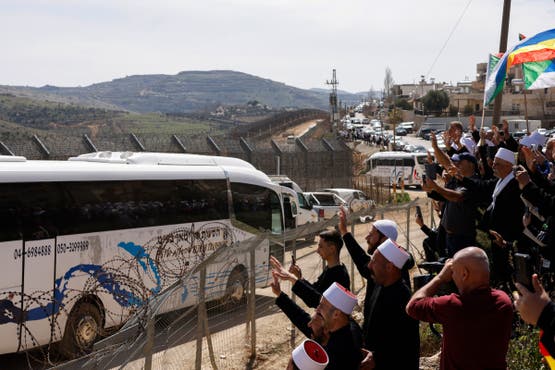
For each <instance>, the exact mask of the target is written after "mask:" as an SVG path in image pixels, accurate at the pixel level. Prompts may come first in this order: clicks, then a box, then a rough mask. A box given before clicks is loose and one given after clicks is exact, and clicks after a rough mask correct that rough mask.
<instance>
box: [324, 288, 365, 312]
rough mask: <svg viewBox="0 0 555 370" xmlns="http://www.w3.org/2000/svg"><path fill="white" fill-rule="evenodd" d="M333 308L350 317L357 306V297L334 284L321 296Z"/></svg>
mask: <svg viewBox="0 0 555 370" xmlns="http://www.w3.org/2000/svg"><path fill="white" fill-rule="evenodd" d="M323 296H324V298H326V299H327V300H328V301H329V302H330V303H331V304H332V306H333V307H335V308H337V309H338V310H339V311H341V312H343V313H344V314H347V315H350V314H351V313H352V312H353V308H355V306H356V304H357V302H358V301H357V296H356V295H354V294H353V293H351V292H350V291H348V290H347V289H345V288H344V287H343V286H342V285H341V284H339V283H337V282H334V283H333V284H331V285H330V287H329V288H328V289H326V291H325V292H324V294H323Z"/></svg>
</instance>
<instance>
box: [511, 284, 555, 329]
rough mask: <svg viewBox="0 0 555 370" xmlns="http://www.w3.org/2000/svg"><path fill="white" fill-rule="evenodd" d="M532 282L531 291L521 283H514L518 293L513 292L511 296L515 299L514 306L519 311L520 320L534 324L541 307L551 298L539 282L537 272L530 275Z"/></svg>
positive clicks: (541, 309)
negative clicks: (532, 287) (532, 289)
mask: <svg viewBox="0 0 555 370" xmlns="http://www.w3.org/2000/svg"><path fill="white" fill-rule="evenodd" d="M532 284H533V285H534V291H533V292H531V291H529V290H528V289H526V287H524V286H523V285H522V284H520V283H516V284H515V285H516V288H517V289H518V292H519V293H520V295H519V294H518V293H517V292H514V293H513V298H514V299H515V308H516V310H517V311H518V312H519V313H520V317H522V320H524V321H526V322H527V323H529V324H532V325H536V324H537V322H538V319H539V317H540V315H541V313H542V311H543V309H544V308H545V306H546V305H547V304H548V303H549V302H551V299H549V295H548V294H547V292H546V291H545V289H544V288H543V285H542V284H541V283H540V281H539V279H538V275H537V274H534V275H532Z"/></svg>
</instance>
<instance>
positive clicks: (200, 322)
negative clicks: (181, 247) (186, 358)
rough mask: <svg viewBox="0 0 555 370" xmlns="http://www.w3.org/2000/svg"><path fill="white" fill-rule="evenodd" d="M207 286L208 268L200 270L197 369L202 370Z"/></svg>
mask: <svg viewBox="0 0 555 370" xmlns="http://www.w3.org/2000/svg"><path fill="white" fill-rule="evenodd" d="M205 285H206V267H203V268H202V270H200V281H199V290H198V291H199V304H198V305H197V348H196V349H197V351H196V358H195V369H196V370H201V368H202V337H203V333H204V330H203V327H204V315H206V311H205V310H203V309H202V305H201V304H200V303H201V302H202V303H204V287H205Z"/></svg>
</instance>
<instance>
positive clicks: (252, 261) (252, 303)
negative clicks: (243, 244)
mask: <svg viewBox="0 0 555 370" xmlns="http://www.w3.org/2000/svg"><path fill="white" fill-rule="evenodd" d="M254 250H255V248H251V251H250V257H251V258H250V274H249V280H250V284H249V285H250V287H251V289H250V292H249V293H250V294H249V297H250V299H249V307H248V310H249V317H250V322H251V324H250V326H251V333H250V334H251V359H254V358H256V317H255V309H256V267H255V258H254Z"/></svg>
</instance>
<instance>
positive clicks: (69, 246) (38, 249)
mask: <svg viewBox="0 0 555 370" xmlns="http://www.w3.org/2000/svg"><path fill="white" fill-rule="evenodd" d="M88 249H89V241H88V240H83V241H78V242H69V243H59V244H58V245H57V246H56V253H57V254H62V253H74V252H84V251H87V250H88ZM51 253H52V246H51V245H35V246H32V247H30V248H28V249H27V250H26V251H25V256H26V257H28V258H34V257H41V256H49V255H50V254H51ZM22 257H23V252H22V249H21V248H17V249H15V250H14V251H13V258H14V259H15V260H17V259H19V258H22Z"/></svg>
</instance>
